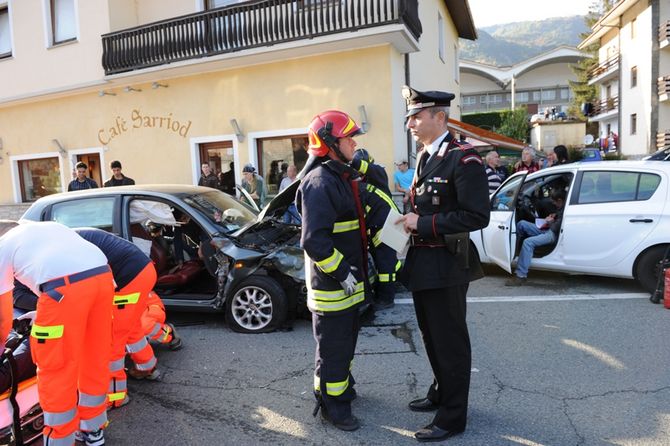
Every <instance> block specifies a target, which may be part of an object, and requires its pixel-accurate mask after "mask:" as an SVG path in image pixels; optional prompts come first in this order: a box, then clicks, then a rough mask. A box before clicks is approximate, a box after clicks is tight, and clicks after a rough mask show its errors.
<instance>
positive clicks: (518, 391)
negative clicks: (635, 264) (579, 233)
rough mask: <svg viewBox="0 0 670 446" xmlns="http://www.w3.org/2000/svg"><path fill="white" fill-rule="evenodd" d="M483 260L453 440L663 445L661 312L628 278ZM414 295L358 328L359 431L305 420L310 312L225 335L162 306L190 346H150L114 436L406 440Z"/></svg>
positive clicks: (668, 416)
mask: <svg viewBox="0 0 670 446" xmlns="http://www.w3.org/2000/svg"><path fill="white" fill-rule="evenodd" d="M506 277H507V275H506V274H504V273H502V272H501V271H500V270H498V269H494V268H491V269H489V271H488V277H487V278H485V279H482V280H480V281H478V282H475V283H473V284H472V286H471V289H470V293H469V296H470V299H469V300H470V303H469V306H468V320H469V326H470V330H471V338H472V345H473V368H472V383H471V391H470V413H469V421H468V429H467V431H466V432H465V433H464V434H463V435H460V436H458V437H455V438H453V439H450V440H449V441H448V442H447V443H448V444H453V445H473V446H474V445H477V446H481V445H530V446H534V445H645V446H648V445H668V444H670V403H669V402H670V370H668V367H670V348H668V347H667V346H665V336H664V334H665V333H670V311H668V310H665V309H664V308H663V307H662V306H660V305H654V304H651V303H650V302H649V301H648V299H647V295H645V294H644V293H642V292H641V290H640V288H639V287H637V286H636V285H635V283H634V282H632V281H627V280H613V279H602V278H594V277H579V276H565V275H557V274H548V273H546V274H542V273H534V272H531V279H530V283H529V284H528V285H527V286H524V287H522V288H519V289H517V288H514V289H510V288H508V287H504V286H503V282H504V280H505V278H506ZM408 298H409V294H406V293H401V294H399V295H398V296H397V301H398V302H401V303H399V304H398V305H396V306H395V307H394V308H393V309H391V310H387V311H386V312H384V313H382V314H381V315H378V317H377V318H375V319H374V321H372V323H370V324H367V325H366V326H364V327H363V329H362V330H361V335H360V337H359V344H358V352H357V355H356V358H355V363H354V369H353V372H354V375H355V376H356V380H357V386H356V387H357V391H358V395H359V397H358V399H357V400H356V401H355V402H354V404H353V410H354V413H355V414H356V415H357V416H358V417H359V418H360V419H361V421H362V428H361V429H360V430H359V431H356V432H353V433H345V432H341V431H338V430H337V429H335V428H332V427H330V426H328V425H325V424H323V423H322V422H321V421H320V419H319V418H318V417H317V418H313V417H312V415H311V412H312V409H313V407H314V398H313V396H312V391H311V386H312V372H313V352H314V341H313V339H312V335H311V325H310V322H309V321H305V320H298V321H296V322H295V323H294V326H293V329H292V330H290V331H283V332H276V333H270V334H265V335H242V334H237V333H233V332H232V331H230V330H229V329H228V328H227V327H226V326H225V325H224V324H223V322H222V318H221V317H220V316H217V315H211V314H210V315H204V314H193V313H190V314H189V313H182V314H171V315H170V317H171V319H172V320H174V321H176V322H177V324H178V329H179V332H180V334H181V335H182V336H183V338H184V341H185V345H186V347H185V348H184V349H183V350H181V351H179V352H170V351H168V350H163V349H157V352H158V355H159V361H160V367H161V368H162V369H163V371H164V376H163V379H162V381H160V382H144V381H142V382H131V383H130V397H131V402H130V404H129V405H127V406H126V407H124V408H121V409H118V410H114V411H112V412H110V419H111V420H112V422H111V425H110V426H109V428H108V430H107V435H106V436H107V444H110V445H130V444H137V445H258V444H273V445H274V444H280V445H311V444H314V445H339V444H351V445H403V444H407V445H413V444H418V443H417V442H416V440H414V439H413V437H412V435H413V432H414V431H415V430H416V429H417V428H420V427H421V426H423V425H425V424H427V423H428V422H429V421H430V418H431V416H430V414H428V415H427V414H420V413H414V412H410V411H409V410H407V408H406V405H407V402H408V401H410V400H411V399H414V398H417V397H421V396H424V393H425V391H426V389H427V385H428V384H429V383H430V380H431V373H430V369H429V367H428V363H427V360H426V359H425V354H424V351H423V346H422V343H421V339H420V335H419V332H418V329H417V326H416V322H415V318H414V314H413V307H412V305H411V304H410V303H404V302H410V300H409V299H408Z"/></svg>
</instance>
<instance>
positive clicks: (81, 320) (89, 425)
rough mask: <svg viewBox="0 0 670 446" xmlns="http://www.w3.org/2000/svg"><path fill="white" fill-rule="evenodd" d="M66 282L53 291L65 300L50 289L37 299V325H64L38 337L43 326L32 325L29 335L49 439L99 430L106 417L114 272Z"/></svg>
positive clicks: (45, 428) (45, 429) (46, 434)
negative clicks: (81, 431) (34, 327)
mask: <svg viewBox="0 0 670 446" xmlns="http://www.w3.org/2000/svg"><path fill="white" fill-rule="evenodd" d="M65 282H66V283H65V284H64V285H63V286H61V287H58V288H56V289H55V290H52V291H51V294H52V295H53V294H54V292H58V293H59V294H60V295H62V298H61V299H60V302H58V301H57V300H56V299H54V298H53V297H52V296H50V295H49V294H47V293H46V292H45V293H41V294H40V296H39V298H38V300H37V316H36V318H35V324H34V325H35V326H36V327H59V328H58V329H57V330H56V331H58V333H57V334H56V335H54V336H53V337H49V338H48V339H42V340H39V341H38V338H37V337H36V336H40V334H39V329H38V330H35V329H33V334H32V335H31V337H30V348H31V354H32V358H33V361H34V362H35V363H36V364H37V388H38V391H39V395H40V404H41V406H42V409H43V410H44V414H45V427H44V435H45V437H47V438H50V439H60V438H66V437H68V438H69V437H70V436H71V435H73V434H74V432H75V431H76V430H80V429H81V430H89V431H91V430H97V429H99V428H101V427H103V426H104V425H105V424H106V423H107V415H106V404H105V402H106V393H107V385H108V383H109V364H108V360H109V351H110V346H111V343H112V339H111V337H112V329H111V323H112V306H111V303H112V296H113V295H114V282H113V279H112V273H111V271H109V272H105V273H101V274H98V275H95V276H93V277H89V278H87V279H84V280H81V281H78V282H75V283H69V281H67V280H66V281H65ZM36 331H37V333H36ZM77 383H79V385H78V386H77Z"/></svg>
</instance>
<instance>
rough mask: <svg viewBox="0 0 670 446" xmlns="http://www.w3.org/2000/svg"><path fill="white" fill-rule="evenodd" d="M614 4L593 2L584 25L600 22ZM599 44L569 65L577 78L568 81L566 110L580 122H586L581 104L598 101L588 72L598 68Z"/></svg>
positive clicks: (588, 48) (587, 34)
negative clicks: (568, 105)
mask: <svg viewBox="0 0 670 446" xmlns="http://www.w3.org/2000/svg"><path fill="white" fill-rule="evenodd" d="M613 4H614V1H613V0H595V1H593V2H592V3H591V6H589V13H588V14H587V15H586V17H585V19H584V20H585V21H586V25H587V26H588V27H589V29H591V27H592V26H593V25H594V24H595V23H596V22H598V20H600V17H601V16H602V15H603V14H604V13H605V12H607V11H609V10H610V9H612V6H613ZM588 36H589V33H582V34H580V35H579V37H580V38H581V39H582V40H585V39H586V38H587V37H588ZM599 49H600V44H599V43H594V44H593V45H591V46H589V47H587V48H584V53H587V54H588V55H589V57H585V58H584V59H581V60H580V61H579V62H577V63H576V64H574V65H571V67H570V68H572V71H573V72H574V73H575V75H576V76H577V80H576V81H569V82H570V88H571V89H572V104H571V105H570V108H569V109H568V114H569V115H570V116H576V117H578V118H579V119H581V120H586V116H584V114H583V113H582V104H584V103H594V102H595V101H596V100H597V99H598V89H597V87H596V85H595V84H594V85H589V71H591V70H592V69H593V68H595V67H597V66H598V50H599Z"/></svg>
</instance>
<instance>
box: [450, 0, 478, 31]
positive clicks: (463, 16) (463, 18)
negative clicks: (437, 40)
mask: <svg viewBox="0 0 670 446" xmlns="http://www.w3.org/2000/svg"><path fill="white" fill-rule="evenodd" d="M444 4H445V5H447V9H448V10H449V15H450V16H451V20H452V21H453V22H454V25H455V26H456V31H458V37H460V38H461V39H468V40H477V28H476V27H475V21H474V20H473V18H472V13H471V12H470V4H469V3H468V0H444Z"/></svg>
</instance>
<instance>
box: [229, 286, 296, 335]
mask: <svg viewBox="0 0 670 446" xmlns="http://www.w3.org/2000/svg"><path fill="white" fill-rule="evenodd" d="M287 309H288V298H287V297H286V293H285V292H284V289H283V288H282V287H281V286H280V285H279V283H277V281H276V280H274V279H273V278H272V277H269V276H260V275H255V276H249V277H248V278H246V279H244V280H243V281H242V283H240V284H239V285H238V286H237V287H236V288H235V289H234V290H233V292H232V293H231V295H230V297H229V298H228V299H227V302H226V322H227V323H228V326H229V327H230V328H231V329H232V330H233V331H236V332H238V333H267V332H270V331H274V330H276V329H277V328H279V327H281V326H282V324H283V323H284V321H285V320H286V313H287Z"/></svg>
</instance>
